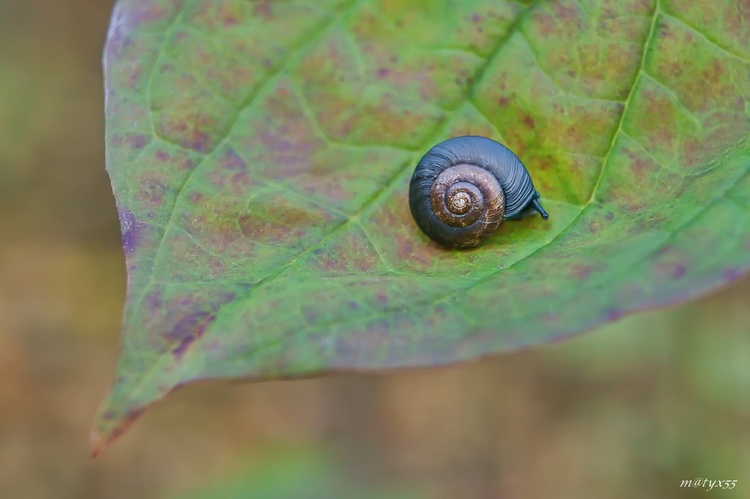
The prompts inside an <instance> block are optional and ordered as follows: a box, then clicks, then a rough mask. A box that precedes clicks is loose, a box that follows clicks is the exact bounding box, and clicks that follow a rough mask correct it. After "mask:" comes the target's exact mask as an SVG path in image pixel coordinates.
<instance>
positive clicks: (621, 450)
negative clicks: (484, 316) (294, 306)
mask: <svg viewBox="0 0 750 499" xmlns="http://www.w3.org/2000/svg"><path fill="white" fill-rule="evenodd" d="M111 7H112V2H111V1H101V0H100V1H91V0H65V1H59V2H50V1H45V0H26V1H24V0H0V497H2V498H36V497H40V498H48V497H49V498H66V497H71V498H133V497H139V498H142V497H158V498H162V497H165V498H172V497H174V498H204V497H259V498H267V497H268V498H275V497H278V498H287V497H300V498H311V497H321V498H324V497H357V498H358V497H403V498H411V497H420V498H421V497H425V498H458V497H461V498H495V497H508V498H530V497H555V498H585V497H592V498H601V497H608V498H620V497H622V498H631V497H639V498H641V497H643V498H646V497H705V496H706V494H711V496H712V497H750V474H749V473H748V471H749V470H750V307H749V306H748V304H749V303H750V279H748V278H745V279H742V280H740V281H739V282H737V283H735V284H734V285H732V286H731V287H729V288H727V289H724V290H720V291H718V292H717V293H715V294H714V295H712V296H710V297H706V298H704V299H703V300H700V301H698V302H693V303H689V304H685V305H682V306H680V307H677V308H673V309H670V310H666V311H658V312H649V313H645V314H640V315H637V316H633V317H630V318H626V319H625V320H622V321H621V322H619V323H616V324H613V325H609V326H607V327H604V328H602V329H599V330H597V331H594V332H590V333H586V334H583V335H580V336H578V337H576V338H574V339H572V340H569V341H567V342H564V343H560V344H554V345H548V346H544V347H541V348H536V349H533V350H529V351H526V352H521V353H517V354H509V355H503V356H498V357H495V358H492V359H489V360H485V361H481V362H476V363H472V364H465V365H460V366H454V367H449V368H441V369H433V370H422V371H404V372H398V373H391V374H384V375H362V374H357V375H338V376H332V377H326V378H321V379H310V380H302V381H284V382H281V381H279V382H267V383H258V384H243V383H206V384H204V385H199V386H192V387H189V388H187V389H185V390H182V391H180V392H178V393H176V394H174V395H172V396H171V397H170V398H168V399H167V400H166V401H164V402H162V403H160V404H157V405H156V406H155V407H154V408H153V409H152V410H151V411H150V412H148V413H147V414H146V415H145V416H144V417H143V418H142V419H141V420H140V421H139V422H138V423H137V424H136V425H135V426H134V427H133V429H132V430H131V431H130V432H128V433H127V434H126V435H125V436H124V437H123V438H122V439H121V440H120V441H118V442H117V443H116V444H115V445H114V446H113V447H112V448H110V449H109V450H108V451H107V452H105V453H104V455H103V456H101V457H100V458H98V459H96V460H93V459H91V458H90V457H89V447H88V445H89V443H88V434H89V430H90V425H91V423H92V420H93V416H94V413H95V410H96V408H97V405H98V404H99V402H100V400H101V399H102V397H103V396H104V394H105V392H106V390H107V388H108V385H109V382H110V379H111V376H112V374H113V369H114V364H115V360H116V356H117V351H118V343H119V323H120V314H121V309H122V303H123V299H124V286H125V275H124V262H123V256H122V254H121V250H120V240H119V228H118V223H117V218H116V212H115V208H114V200H113V197H112V194H111V191H110V188H109V184H108V179H107V177H106V174H105V170H104V164H103V157H104V151H103V127H104V116H103V96H102V79H101V63H100V61H101V52H102V46H103V43H104V37H105V31H106V27H107V22H108V18H109V14H110V10H111ZM699 477H700V478H708V479H714V480H718V479H722V480H726V479H736V480H738V483H737V486H736V488H735V489H734V490H732V491H726V492H721V491H716V490H713V491H711V492H706V491H705V490H702V489H700V488H696V489H686V488H680V482H681V480H683V479H696V478H699Z"/></svg>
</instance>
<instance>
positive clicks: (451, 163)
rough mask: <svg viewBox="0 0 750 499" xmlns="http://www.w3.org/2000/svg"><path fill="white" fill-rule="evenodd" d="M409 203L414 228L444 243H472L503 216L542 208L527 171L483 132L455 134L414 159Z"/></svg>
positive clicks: (513, 216)
mask: <svg viewBox="0 0 750 499" xmlns="http://www.w3.org/2000/svg"><path fill="white" fill-rule="evenodd" d="M409 207H410V208H411V214H412V216H413V217H414V220H415V221H416V222H417V225H419V228H420V229H422V231H423V232H424V233H425V234H427V235H428V236H429V237H430V238H431V239H433V240H434V241H436V242H438V243H440V244H442V245H443V246H446V247H448V248H473V247H474V246H477V245H479V244H481V243H482V241H484V240H485V239H487V238H488V237H489V236H490V234H491V233H492V232H493V231H494V230H495V229H497V227H498V226H499V225H500V224H501V223H502V221H503V220H507V219H518V218H521V216H522V214H523V213H524V212H525V211H527V210H536V211H538V212H539V213H540V214H541V215H542V218H543V219H545V220H546V219H547V218H548V215H547V212H546V211H544V208H542V205H541V204H540V203H539V193H538V192H537V191H536V189H534V184H533V183H532V182H531V177H530V176H529V172H528V171H527V170H526V168H525V167H524V166H523V164H522V163H521V161H520V160H519V159H518V157H516V155H515V154H513V152H511V151H510V150H509V149H508V148H507V147H505V146H503V145H502V144H498V143H497V142H495V141H494V140H490V139H487V138H485V137H474V136H467V137H454V138H452V139H448V140H446V141H444V142H441V143H439V144H438V145H436V146H435V147H433V148H432V149H430V150H429V151H428V152H427V154H425V155H424V156H423V157H422V159H421V160H420V161H419V163H418V164H417V168H416V169H415V170H414V175H413V176H412V178H411V185H410V187H409Z"/></svg>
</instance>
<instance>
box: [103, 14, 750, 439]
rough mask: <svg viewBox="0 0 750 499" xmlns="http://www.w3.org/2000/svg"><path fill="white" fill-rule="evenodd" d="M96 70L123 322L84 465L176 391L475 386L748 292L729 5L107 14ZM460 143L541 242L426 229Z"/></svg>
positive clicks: (522, 233)
mask: <svg viewBox="0 0 750 499" xmlns="http://www.w3.org/2000/svg"><path fill="white" fill-rule="evenodd" d="M105 63H106V71H105V72H106V91H107V106H106V113H107V137H106V141H107V169H108V171H109V173H110V176H111V179H112V185H113V188H114V192H115V196H116V198H117V204H118V209H119V213H120V218H121V222H122V230H123V238H124V247H125V253H126V259H127V266H128V296H127V304H126V309H125V317H124V332H123V347H122V356H121V359H120V362H119V365H118V368H117V376H116V379H115V383H114V386H113V388H112V391H111V393H110V395H109V398H108V399H107V400H106V401H105V403H104V406H103V408H102V409H101V412H100V413H99V416H98V419H97V422H96V428H95V433H94V448H95V450H98V449H100V448H101V447H102V446H103V445H105V444H106V443H107V442H109V441H111V440H112V439H113V438H114V437H116V436H117V435H118V434H120V433H121V432H122V430H123V429H124V428H125V427H126V426H127V425H128V424H129V423H130V422H132V421H133V420H134V419H136V417H137V416H138V415H139V414H140V413H141V412H142V411H143V410H144V409H145V408H146V407H147V406H148V405H150V404H151V403H153V402H154V401H155V400H158V399H159V398H161V397H162V396H164V395H165V394H167V393H168V392H170V391H171V390H173V389H175V388H176V387H179V386H181V385H183V384H186V383H189V382H193V381H197V380H203V379H210V378H250V379H264V378H272V377H291V376H302V375H310V374H318V373H323V372H326V371H334V370H335V371H340V370H348V369H381V368H391V367H404V366H428V365H437V364H444V363H448V362H456V361H460V360H464V359H474V358H477V357H480V356H484V355H488V354H494V353H498V352H503V351H510V350H515V349H519V348H523V347H527V346H529V345H534V344H539V343H542V342H548V341H552V340H556V339H560V338H562V337H565V336H567V335H570V334H573V333H576V332H579V331H582V330H585V329H588V328H591V327H594V326H596V325H597V324H601V323H604V322H607V321H611V320H614V319H616V318H618V317H620V316H622V315H623V314H627V313H630V312H633V311H636V310H641V309H645V308H652V307H658V306H664V305H667V304H671V303H675V302H678V301H682V300H686V299H689V298H692V297H695V296H696V295H699V294H701V293H705V292H707V291H709V290H711V289H714V288H715V287H717V286H719V285H722V284H724V283H726V282H728V281H731V280H733V279H736V278H737V277H739V276H740V275H741V274H742V273H743V272H745V271H746V270H747V269H748V267H750V175H748V169H749V168H750V142H749V141H748V140H747V137H748V135H749V133H750V6H749V4H748V3H747V2H740V1H736V2H735V1H731V0H728V1H724V2H716V1H715V0H616V1H615V0H578V1H574V0H560V1H534V2H532V1H513V2H510V1H508V2H504V1H497V0H467V1H462V2H453V1H449V0H428V1H422V0H420V1H416V0H401V1H398V0H369V1H367V0H327V1H319V2H301V1H299V2H289V1H281V0H279V1H263V2H246V1H240V0H221V1H218V0H210V1H209V0H203V1H200V0H193V1H187V0H185V1H181V0H119V1H118V3H117V6H116V9H115V13H114V16H113V20H112V25H111V28H110V32H109V36H108V41H107V49H106V55H105ZM466 134H476V135H484V136H488V137H491V138H494V139H496V140H499V141H500V142H502V143H504V144H506V145H508V146H509V147H510V148H511V149H512V150H514V151H515V152H516V153H517V154H518V156H519V157H520V158H521V159H522V161H523V162H524V163H525V165H526V166H527V168H528V169H529V170H530V172H531V175H532V177H533V179H534V182H535V185H536V187H537V189H538V190H539V192H541V194H542V196H543V198H544V204H545V207H546V208H547V210H548V211H549V213H550V220H548V221H546V222H545V221H543V220H541V219H540V218H538V217H537V218H528V219H524V220H522V221H519V222H506V223H505V224H503V226H502V227H501V228H500V230H499V231H498V232H497V233H496V234H495V235H493V237H491V238H490V240H489V241H488V242H487V243H486V244H484V245H483V246H481V247H480V248H478V249H476V250H472V251H447V250H445V249H443V248H440V247H438V246H437V245H435V244H434V243H432V242H431V241H430V240H429V239H427V237H426V236H424V235H423V234H422V233H421V232H420V231H419V230H418V228H417V226H416V224H415V223H414V221H413V220H412V218H411V215H410V213H409V209H408V203H407V190H408V181H409V177H410V175H411V173H412V171H413V168H414V166H415V164H416V162H417V160H418V159H419V158H420V156H421V155H422V154H424V152H425V151H427V150H428V149H429V148H430V147H431V146H432V145H434V144H436V143H437V142H438V141H440V140H442V139H445V138H448V137H451V136H456V135H466Z"/></svg>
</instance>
